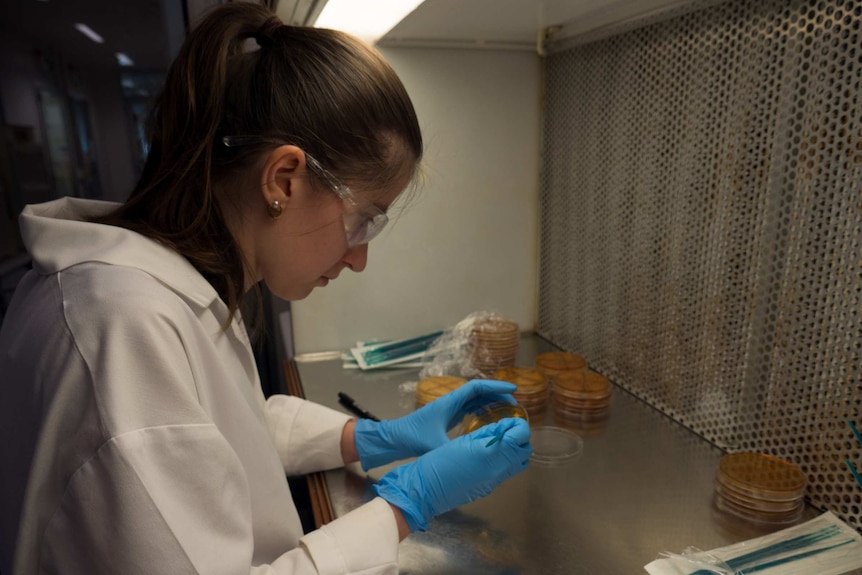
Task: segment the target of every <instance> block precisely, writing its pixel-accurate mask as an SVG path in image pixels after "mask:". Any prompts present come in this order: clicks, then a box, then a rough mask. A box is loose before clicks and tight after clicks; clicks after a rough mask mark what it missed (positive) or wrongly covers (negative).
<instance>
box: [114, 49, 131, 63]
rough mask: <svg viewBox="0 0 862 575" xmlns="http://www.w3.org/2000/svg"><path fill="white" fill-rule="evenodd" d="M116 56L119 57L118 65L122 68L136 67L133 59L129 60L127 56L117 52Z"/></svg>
mask: <svg viewBox="0 0 862 575" xmlns="http://www.w3.org/2000/svg"><path fill="white" fill-rule="evenodd" d="M114 56H116V57H117V64H119V65H120V66H134V65H135V63H134V62H133V61H132V59H131V58H129V57H128V56H126V55H125V54H123V53H122V52H117V53H116V54H114Z"/></svg>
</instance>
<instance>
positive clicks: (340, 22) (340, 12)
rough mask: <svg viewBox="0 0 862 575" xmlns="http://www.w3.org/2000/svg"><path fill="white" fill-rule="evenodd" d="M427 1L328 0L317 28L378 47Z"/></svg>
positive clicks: (318, 20)
mask: <svg viewBox="0 0 862 575" xmlns="http://www.w3.org/2000/svg"><path fill="white" fill-rule="evenodd" d="M422 2H423V0H363V1H362V2H358V1H357V0H327V2H326V5H325V6H324V7H323V11H322V12H321V13H320V16H318V18H317V22H315V23H314V25H315V26H316V27H317V28H334V29H336V30H342V31H344V32H348V33H350V34H353V35H354V36H358V37H359V38H361V39H362V40H365V41H366V42H368V43H369V44H374V43H375V42H377V40H379V39H380V38H382V37H383V36H385V35H386V33H387V32H389V31H390V30H392V29H393V28H394V27H395V26H396V25H397V24H398V23H399V22H401V20H403V19H404V17H405V16H407V15H408V14H410V13H411V12H413V10H415V9H416V7H417V6H419V5H420V4H422Z"/></svg>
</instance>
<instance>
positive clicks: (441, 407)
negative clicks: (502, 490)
mask: <svg viewBox="0 0 862 575" xmlns="http://www.w3.org/2000/svg"><path fill="white" fill-rule="evenodd" d="M516 389H518V388H517V386H515V385H513V384H511V383H506V382H503V381H493V380H490V379H474V380H473V381H470V382H468V383H465V384H464V385H462V386H461V387H459V388H458V389H456V390H455V391H451V392H449V393H447V394H446V395H444V396H442V397H439V398H437V399H435V400H434V401H432V402H431V403H428V404H426V405H424V406H422V407H421V408H419V409H417V410H416V411H414V412H413V413H411V414H410V415H405V416H404V417H399V418H398V419H392V420H386V421H372V420H370V419H360V420H359V421H357V422H356V429H355V430H354V432H353V438H354V441H355V443H356V451H357V452H358V453H359V462H360V463H361V464H362V469H364V470H366V471H368V470H369V469H371V468H373V467H378V466H380V465H386V464H387V463H391V462H393V461H397V460H399V459H406V458H408V457H416V456H417V455H422V454H423V453H427V452H428V451H431V450H432V449H434V448H437V447H439V446H441V445H443V444H444V443H446V442H447V441H449V438H448V437H447V436H446V432H447V431H449V430H450V429H451V428H452V427H454V426H455V425H456V424H458V423H459V422H460V421H461V420H462V419H463V418H464V416H465V415H466V414H467V413H469V412H471V411H473V410H474V409H476V408H478V407H480V406H482V405H485V404H486V403H491V402H492V401H507V402H509V403H515V399H514V398H513V397H512V396H511V393H512V392H513V391H515V390H516Z"/></svg>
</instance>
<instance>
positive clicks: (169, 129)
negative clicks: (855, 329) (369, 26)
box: [98, 2, 422, 318]
mask: <svg viewBox="0 0 862 575" xmlns="http://www.w3.org/2000/svg"><path fill="white" fill-rule="evenodd" d="M258 47H259V48H258ZM150 130H151V146H150V152H149V155H148V156H147V161H146V163H145V165H144V170H143V173H142V175H141V178H140V180H139V181H138V183H137V185H136V186H135V188H134V190H133V192H132V194H131V196H130V197H129V199H128V201H127V202H126V203H125V204H123V205H122V206H121V207H119V208H118V209H117V210H116V211H114V212H113V213H111V214H110V215H108V216H106V217H103V218H100V219H99V220H98V221H99V222H100V223H106V224H111V225H117V226H121V227H125V228H128V229H131V230H134V231H136V232H139V233H141V234H144V235H146V236H148V237H151V238H153V239H155V240H157V241H159V242H162V243H164V244H166V245H168V246H170V247H171V248H173V249H175V250H176V251H177V252H179V253H180V254H181V255H183V256H185V257H186V258H187V259H188V260H189V261H190V262H191V263H192V265H194V266H195V268H197V270H198V271H199V272H200V273H201V274H202V275H203V276H204V277H205V278H206V279H207V281H209V282H210V283H211V284H212V285H213V287H214V288H215V289H216V291H217V292H218V294H219V296H220V297H221V298H222V299H223V300H224V302H225V303H226V304H227V306H228V309H229V310H230V317H231V318H233V315H234V313H235V312H236V310H237V309H238V308H239V305H240V302H241V299H242V295H243V290H244V281H245V273H244V268H243V262H242V256H241V253H240V250H239V248H238V246H237V244H236V242H235V241H234V239H233V237H232V236H231V234H230V232H229V230H228V227H227V225H226V219H225V216H224V214H223V213H222V211H221V209H222V207H224V206H223V205H220V204H221V202H219V201H218V200H217V197H216V196H217V194H218V193H220V192H219V186H217V185H216V184H217V183H219V182H220V181H222V180H225V179H228V178H231V177H234V176H235V175H236V174H238V173H241V171H242V170H244V169H246V168H249V167H250V166H252V165H253V163H254V162H255V160H256V159H257V158H259V157H260V154H261V153H262V152H263V151H264V150H265V149H266V148H267V147H274V146H276V145H278V143H279V142H280V143H291V144H294V145H297V146H299V147H300V148H302V149H303V150H305V151H306V152H307V153H308V154H310V155H311V156H313V157H314V158H315V159H317V160H318V161H319V162H320V163H321V164H322V165H324V166H325V167H326V169H327V170H329V171H330V172H332V173H333V174H334V175H335V176H336V177H338V178H339V179H340V180H342V181H344V182H345V183H347V184H348V185H351V186H355V187H356V188H357V189H359V190H361V189H363V188H364V189H380V188H384V187H386V186H387V184H391V183H392V182H394V181H396V180H398V179H399V178H403V177H404V176H405V174H407V175H410V176H412V174H413V171H414V170H415V167H416V165H417V164H418V162H419V160H420V159H421V157H422V136H421V133H420V130H419V123H418V121H417V118H416V113H415V111H414V109H413V105H412V104H411V102H410V98H409V97H408V95H407V92H406V90H405V89H404V86H403V85H402V84H401V81H400V80H399V79H398V76H397V75H396V74H395V72H394V71H393V70H392V68H391V67H390V66H389V64H387V63H386V62H385V61H384V60H383V58H382V57H381V56H380V55H379V54H378V53H377V52H376V51H375V50H373V49H372V48H370V47H369V46H367V45H365V44H363V43H362V42H361V41H359V40H357V39H355V38H353V37H352V36H350V35H348V34H344V33H341V32H337V31H334V30H324V29H316V28H304V27H293V26H285V25H283V24H282V23H281V21H280V20H279V19H278V18H277V17H276V16H275V15H273V14H272V13H271V12H270V11H269V10H267V9H266V8H263V7H262V6H259V5H255V4H251V3H246V2H238V3H232V4H226V5H223V6H220V7H218V8H216V9H215V10H213V11H212V12H211V13H210V14H209V15H208V16H207V17H206V18H204V19H203V20H202V21H201V23H200V24H199V25H198V26H197V28H196V29H195V30H194V31H193V32H191V34H190V35H189V37H188V38H187V39H186V41H185V43H184V44H183V47H182V49H181V50H180V53H179V55H178V56H177V58H176V60H175V61H174V62H173V64H172V66H171V68H170V70H169V72H168V75H167V78H166V81H165V85H164V87H163V88H162V91H161V94H160V95H159V97H158V98H157V100H156V103H155V106H154V108H153V111H152V114H151V118H150ZM224 136H261V137H262V138H261V139H260V142H261V143H259V144H256V145H250V146H240V147H236V148H228V147H226V146H224V145H222V138H223V137H224ZM267 138H272V142H271V143H269V144H267V143H266V140H267ZM407 170H409V172H407ZM219 199H228V200H231V199H232V198H219ZM234 200H235V199H234ZM261 209H264V207H263V206H262V207H261Z"/></svg>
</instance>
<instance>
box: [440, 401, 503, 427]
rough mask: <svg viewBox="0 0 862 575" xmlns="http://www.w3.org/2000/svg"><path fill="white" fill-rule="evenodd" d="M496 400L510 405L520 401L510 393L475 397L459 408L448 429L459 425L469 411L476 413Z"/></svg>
mask: <svg viewBox="0 0 862 575" xmlns="http://www.w3.org/2000/svg"><path fill="white" fill-rule="evenodd" d="M495 402H500V403H508V404H509V405H515V404H516V403H518V402H517V401H515V398H514V397H512V395H510V394H508V393H507V394H502V393H491V394H488V395H483V396H481V397H474V398H473V399H471V400H470V401H468V402H467V403H465V404H464V406H463V407H462V408H461V409H459V410H458V411H457V412H455V413H454V414H453V415H452V418H451V419H450V420H449V424H448V426H447V430H448V429H452V428H453V427H455V425H457V424H458V423H459V422H460V421H461V420H462V419H464V416H465V415H467V414H468V413H474V412H476V411H478V410H480V409H481V408H482V407H483V406H485V405H488V404H491V403H495Z"/></svg>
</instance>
